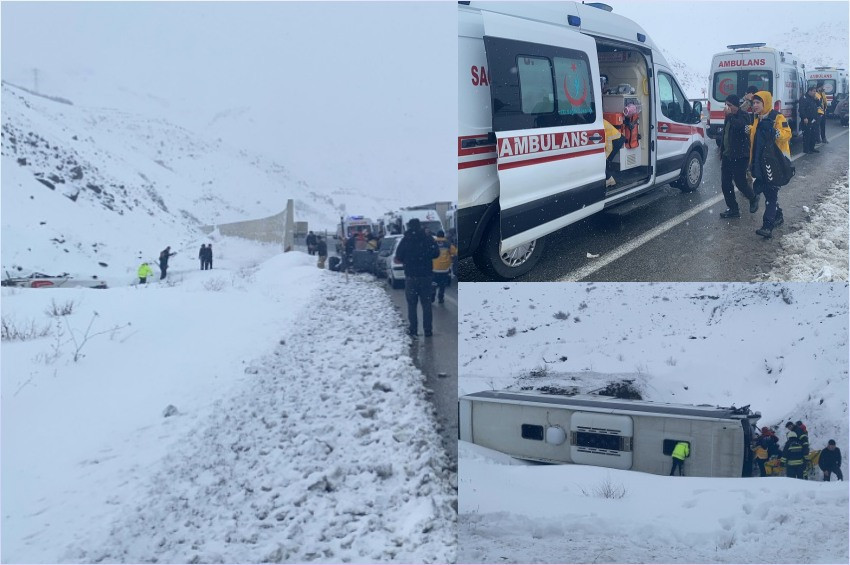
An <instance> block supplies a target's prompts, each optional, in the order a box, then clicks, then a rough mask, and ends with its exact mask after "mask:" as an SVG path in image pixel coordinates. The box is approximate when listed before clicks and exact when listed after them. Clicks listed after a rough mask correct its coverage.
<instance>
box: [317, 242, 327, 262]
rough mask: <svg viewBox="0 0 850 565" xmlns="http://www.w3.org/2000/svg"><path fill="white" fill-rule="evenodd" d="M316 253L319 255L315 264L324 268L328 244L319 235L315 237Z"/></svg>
mask: <svg viewBox="0 0 850 565" xmlns="http://www.w3.org/2000/svg"><path fill="white" fill-rule="evenodd" d="M316 254H317V255H318V256H319V261H318V263H317V264H316V266H317V267H319V268H320V269H324V268H325V261H326V260H327V258H328V244H327V242H325V238H323V237H322V236H319V237H318V238H317V239H316Z"/></svg>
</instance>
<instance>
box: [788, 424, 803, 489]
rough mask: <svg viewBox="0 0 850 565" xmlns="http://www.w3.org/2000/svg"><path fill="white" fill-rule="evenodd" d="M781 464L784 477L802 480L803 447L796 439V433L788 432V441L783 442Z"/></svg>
mask: <svg viewBox="0 0 850 565" xmlns="http://www.w3.org/2000/svg"><path fill="white" fill-rule="evenodd" d="M789 423H790V422H789ZM782 464H783V465H785V476H787V477H791V478H794V479H802V478H803V469H804V468H805V466H806V460H805V458H804V457H803V445H802V444H801V443H800V440H799V439H797V432H794V431H791V430H789V431H788V439H786V440H785V447H783V448H782Z"/></svg>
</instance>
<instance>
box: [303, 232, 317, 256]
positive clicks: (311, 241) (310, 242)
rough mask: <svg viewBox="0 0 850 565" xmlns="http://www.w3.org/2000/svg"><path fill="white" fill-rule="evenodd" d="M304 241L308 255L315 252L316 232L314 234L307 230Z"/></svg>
mask: <svg viewBox="0 0 850 565" xmlns="http://www.w3.org/2000/svg"><path fill="white" fill-rule="evenodd" d="M305 243H306V244H307V254H308V255H315V254H316V244H317V243H318V242H317V241H316V234H314V233H313V232H308V233H307V238H306V239H305Z"/></svg>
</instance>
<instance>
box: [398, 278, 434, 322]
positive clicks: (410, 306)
mask: <svg viewBox="0 0 850 565" xmlns="http://www.w3.org/2000/svg"><path fill="white" fill-rule="evenodd" d="M433 281H434V277H433V276H432V275H427V276H424V277H408V276H407V275H405V277H404V297H405V298H406V299H407V320H408V324H409V325H408V331H409V333H410V334H412V335H416V334H417V333H418V332H419V315H418V314H419V308H418V307H419V305H421V306H422V329H423V330H425V333H426V334H430V333H431V331H432V327H431V320H432V318H431V284H432V283H433Z"/></svg>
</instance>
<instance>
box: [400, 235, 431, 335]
mask: <svg viewBox="0 0 850 565" xmlns="http://www.w3.org/2000/svg"><path fill="white" fill-rule="evenodd" d="M439 256H440V249H439V247H437V242H436V241H434V238H432V237H431V236H429V235H426V234H425V232H424V231H422V226H421V225H420V223H419V220H418V219H416V218H413V219H412V220H410V221H409V222H407V231H406V232H404V237H403V238H402V240H401V241H400V242H399V244H398V248H397V249H396V252H395V258H396V259H398V260H399V261H400V262H401V263H402V264H404V296H405V298H406V300H407V320H408V330H407V333H408V335H411V336H414V337H415V336H417V335H419V334H418V332H419V319H418V315H417V314H418V312H417V310H418V304H421V305H422V329H423V330H425V337H431V335H432V320H431V284H432V283H433V280H434V275H433V273H432V270H431V269H432V267H433V265H432V260H433V259H435V258H437V257H439Z"/></svg>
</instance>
